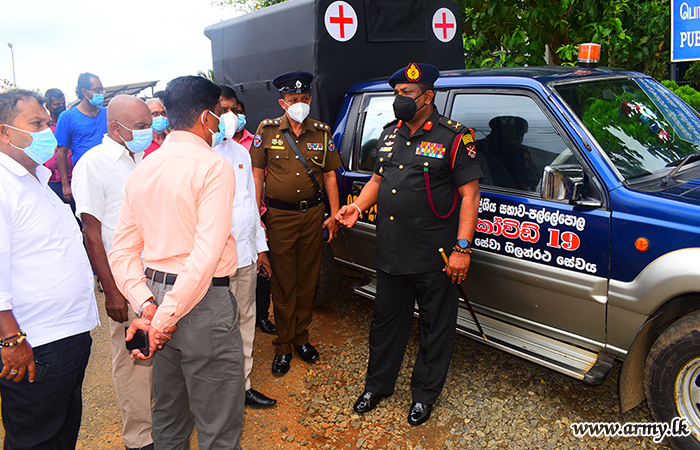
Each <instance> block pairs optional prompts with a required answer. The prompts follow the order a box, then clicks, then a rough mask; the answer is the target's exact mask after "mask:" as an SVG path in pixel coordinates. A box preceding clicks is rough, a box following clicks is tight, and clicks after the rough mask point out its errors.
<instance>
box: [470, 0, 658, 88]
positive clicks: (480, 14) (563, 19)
mask: <svg viewBox="0 0 700 450" xmlns="http://www.w3.org/2000/svg"><path fill="white" fill-rule="evenodd" d="M457 2H458V3H459V4H460V6H461V7H462V9H463V11H464V15H463V17H462V19H463V23H462V30H463V32H464V51H465V57H466V66H467V68H476V67H511V66H524V65H530V66H541V65H547V64H548V63H549V64H552V65H571V64H574V63H575V61H576V57H577V52H578V44H580V43H583V42H596V43H599V44H601V45H602V50H601V65H607V66H614V67H623V68H627V69H634V70H638V71H642V72H645V73H648V74H650V75H652V76H654V77H657V78H662V77H663V76H664V75H665V74H666V71H667V68H666V62H667V61H669V59H670V58H669V53H670V39H671V37H670V5H669V3H670V2H669V0H649V1H645V0H612V1H610V2H608V1H600V0H552V1H546V2H545V1H541V0H501V1H498V2H496V1H484V0H457ZM546 48H549V52H550V58H551V60H550V61H547V60H546V59H545V49H546Z"/></svg>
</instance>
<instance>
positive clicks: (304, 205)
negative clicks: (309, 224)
mask: <svg viewBox="0 0 700 450" xmlns="http://www.w3.org/2000/svg"><path fill="white" fill-rule="evenodd" d="M308 210H309V202H307V201H306V200H302V201H300V202H299V211H300V212H306V211H308Z"/></svg>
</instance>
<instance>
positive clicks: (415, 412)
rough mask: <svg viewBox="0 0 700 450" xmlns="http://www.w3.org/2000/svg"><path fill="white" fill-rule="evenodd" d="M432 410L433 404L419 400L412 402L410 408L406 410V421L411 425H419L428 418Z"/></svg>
mask: <svg viewBox="0 0 700 450" xmlns="http://www.w3.org/2000/svg"><path fill="white" fill-rule="evenodd" d="M432 410H433V405H429V404H427V403H421V402H413V404H412V405H411V410H410V411H409V412H408V423H409V424H411V425H420V424H422V423H423V422H425V421H426V420H428V419H430V413H431V412H432Z"/></svg>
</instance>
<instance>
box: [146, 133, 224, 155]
mask: <svg viewBox="0 0 700 450" xmlns="http://www.w3.org/2000/svg"><path fill="white" fill-rule="evenodd" d="M169 142H172V143H182V144H192V145H196V146H197V147H201V148H202V149H204V150H207V151H210V152H213V151H214V150H213V149H212V148H211V145H209V144H207V141H205V140H204V139H202V138H201V137H199V136H197V135H196V134H194V133H192V132H189V131H182V130H173V131H171V132H170V134H168V137H166V138H165V141H163V145H161V148H162V150H166V149H168V148H169V146H167V145H165V144H167V143H169ZM166 151H167V150H166ZM156 153H158V152H156ZM156 153H154V155H155V154H156Z"/></svg>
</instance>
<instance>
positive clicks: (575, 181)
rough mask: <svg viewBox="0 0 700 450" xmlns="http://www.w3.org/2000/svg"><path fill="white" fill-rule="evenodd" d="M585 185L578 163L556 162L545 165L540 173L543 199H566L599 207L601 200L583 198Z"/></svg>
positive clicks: (581, 204) (578, 203)
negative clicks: (555, 163)
mask: <svg viewBox="0 0 700 450" xmlns="http://www.w3.org/2000/svg"><path fill="white" fill-rule="evenodd" d="M585 187H586V183H585V177H584V172H583V168H582V167H581V165H579V164H558V165H551V166H546V167H545V168H544V173H543V175H542V191H541V193H540V195H541V197H542V198H543V199H544V200H568V201H569V204H572V205H576V206H587V207H593V208H595V207H599V206H601V202H600V201H598V200H594V199H584V198H583V191H584V188H585Z"/></svg>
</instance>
